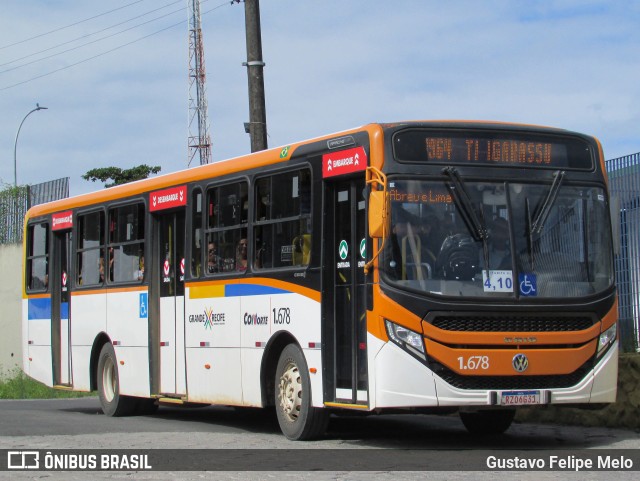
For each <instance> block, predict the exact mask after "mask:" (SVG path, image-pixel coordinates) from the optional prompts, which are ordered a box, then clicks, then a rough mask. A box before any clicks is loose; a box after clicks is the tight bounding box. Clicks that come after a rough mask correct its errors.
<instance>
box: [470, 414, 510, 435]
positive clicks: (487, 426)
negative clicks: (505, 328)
mask: <svg viewBox="0 0 640 481" xmlns="http://www.w3.org/2000/svg"><path fill="white" fill-rule="evenodd" d="M515 415H516V410H515V409H495V410H486V411H475V412H465V411H460V419H461V420H462V424H464V427H465V428H467V431H469V432H470V433H471V434H474V435H479V436H482V435H491V434H502V433H504V432H505V431H506V430H507V429H509V426H511V423H512V422H513V418H514V416H515Z"/></svg>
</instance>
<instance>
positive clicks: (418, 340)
mask: <svg viewBox="0 0 640 481" xmlns="http://www.w3.org/2000/svg"><path fill="white" fill-rule="evenodd" d="M384 323H385V327H386V328H387V335H388V336H389V339H391V340H392V341H393V342H394V343H396V344H397V345H398V346H400V347H401V348H403V349H404V350H406V351H408V352H409V353H411V354H413V355H414V356H416V357H418V358H420V359H421V360H423V361H425V360H426V356H425V349H424V340H423V339H422V335H421V334H420V333H418V332H415V331H412V330H411V329H407V328H406V327H402V326H399V325H398V324H395V323H393V322H391V321H389V320H387V319H385V320H384Z"/></svg>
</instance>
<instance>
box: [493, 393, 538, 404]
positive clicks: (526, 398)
mask: <svg viewBox="0 0 640 481" xmlns="http://www.w3.org/2000/svg"><path fill="white" fill-rule="evenodd" d="M500 404H501V405H503V406H527V405H530V404H541V396H540V391H504V392H503V393H501V395H500Z"/></svg>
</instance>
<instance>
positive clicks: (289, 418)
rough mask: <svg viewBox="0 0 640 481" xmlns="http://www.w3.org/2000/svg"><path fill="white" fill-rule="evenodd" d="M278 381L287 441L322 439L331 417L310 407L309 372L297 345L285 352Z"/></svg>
mask: <svg viewBox="0 0 640 481" xmlns="http://www.w3.org/2000/svg"><path fill="white" fill-rule="evenodd" d="M275 381H276V384H275V387H276V389H275V404H276V413H277V416H278V423H279V424H280V429H281V430H282V432H283V434H284V435H285V436H286V437H287V439H291V440H293V441H306V440H310V439H315V438H317V437H319V436H321V435H322V434H323V433H324V432H325V430H326V428H327V422H328V419H329V417H328V413H327V411H326V410H325V409H322V408H315V407H313V406H312V404H311V381H310V379H309V369H308V367H307V362H306V361H305V358H304V355H303V353H302V351H301V350H300V348H299V347H298V346H297V345H295V344H289V345H288V346H287V347H285V348H284V350H283V351H282V354H281V355H280V360H279V361H278V367H277V369H276V380H275Z"/></svg>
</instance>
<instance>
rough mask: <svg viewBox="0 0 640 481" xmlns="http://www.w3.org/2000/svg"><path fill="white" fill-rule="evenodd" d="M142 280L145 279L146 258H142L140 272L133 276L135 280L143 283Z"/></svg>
mask: <svg viewBox="0 0 640 481" xmlns="http://www.w3.org/2000/svg"><path fill="white" fill-rule="evenodd" d="M142 279H144V256H140V260H139V261H138V270H137V271H135V272H134V274H133V280H136V281H141V280H142Z"/></svg>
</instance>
